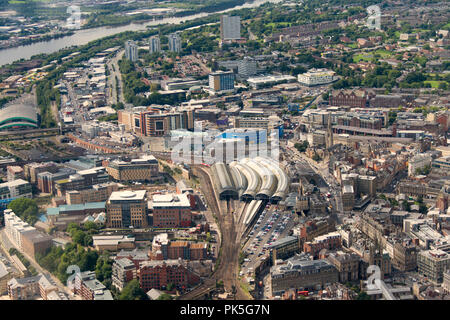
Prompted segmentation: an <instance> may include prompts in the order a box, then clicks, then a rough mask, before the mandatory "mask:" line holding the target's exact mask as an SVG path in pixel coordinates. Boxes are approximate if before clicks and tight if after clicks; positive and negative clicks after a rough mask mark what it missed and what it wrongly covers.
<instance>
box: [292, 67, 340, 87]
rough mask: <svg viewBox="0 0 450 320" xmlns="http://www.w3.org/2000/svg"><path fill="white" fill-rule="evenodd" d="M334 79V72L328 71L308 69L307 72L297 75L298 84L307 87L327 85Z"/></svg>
mask: <svg viewBox="0 0 450 320" xmlns="http://www.w3.org/2000/svg"><path fill="white" fill-rule="evenodd" d="M336 79H337V78H336V77H335V72H334V71H331V70H328V69H310V70H309V71H308V72H305V73H303V74H299V75H298V82H300V83H302V84H304V85H307V86H316V85H321V84H328V83H332V82H333V81H335V80H336Z"/></svg>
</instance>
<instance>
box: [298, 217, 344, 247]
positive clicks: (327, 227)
mask: <svg viewBox="0 0 450 320" xmlns="http://www.w3.org/2000/svg"><path fill="white" fill-rule="evenodd" d="M334 230H335V226H334V223H333V222H332V221H328V220H326V219H321V220H310V221H307V222H306V223H305V224H303V225H301V226H300V230H299V231H300V232H299V233H300V238H299V241H300V247H301V248H303V244H304V243H305V242H307V241H312V240H313V239H314V238H316V237H318V236H321V235H323V234H326V233H329V232H332V231H334Z"/></svg>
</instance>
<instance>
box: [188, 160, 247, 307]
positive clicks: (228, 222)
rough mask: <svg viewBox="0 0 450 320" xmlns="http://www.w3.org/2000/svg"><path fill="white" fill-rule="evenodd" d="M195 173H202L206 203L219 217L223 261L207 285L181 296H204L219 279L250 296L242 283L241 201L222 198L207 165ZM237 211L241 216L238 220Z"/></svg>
mask: <svg viewBox="0 0 450 320" xmlns="http://www.w3.org/2000/svg"><path fill="white" fill-rule="evenodd" d="M195 173H196V174H197V175H199V177H200V178H201V181H202V182H203V183H202V186H201V188H202V192H203V194H204V195H205V199H206V202H207V203H208V206H209V208H210V209H211V210H212V212H213V213H214V215H215V216H216V218H217V221H218V224H219V228H220V230H221V246H220V250H221V254H220V264H219V266H218V268H217V269H216V270H215V271H214V272H213V274H212V275H211V277H210V278H209V279H207V280H205V282H204V283H203V284H201V285H200V286H198V287H197V288H194V289H193V290H192V291H190V292H188V293H187V294H185V295H183V296H182V297H181V298H180V299H182V300H192V299H198V298H201V297H204V296H205V295H207V294H208V293H209V292H211V291H213V290H215V289H216V283H217V281H222V282H223V285H224V289H225V291H226V292H235V293H236V294H235V296H236V298H237V299H247V296H246V295H245V294H244V293H243V292H242V289H241V288H240V285H239V283H238V272H239V253H240V247H241V245H240V238H241V237H240V235H239V231H240V230H239V229H240V228H237V227H236V225H237V224H236V223H238V222H239V220H240V219H242V217H241V216H242V212H243V211H242V210H241V207H240V203H239V202H237V201H234V200H218V198H217V195H216V193H215V190H214V188H213V184H212V181H211V178H210V176H209V174H208V172H207V171H206V170H205V169H204V168H200V167H196V168H195ZM235 212H241V215H240V216H239V217H237V218H238V219H237V220H235V217H236V215H235Z"/></svg>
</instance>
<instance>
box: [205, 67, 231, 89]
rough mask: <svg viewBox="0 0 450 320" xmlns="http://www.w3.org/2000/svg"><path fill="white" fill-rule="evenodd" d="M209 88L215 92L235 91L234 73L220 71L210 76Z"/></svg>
mask: <svg viewBox="0 0 450 320" xmlns="http://www.w3.org/2000/svg"><path fill="white" fill-rule="evenodd" d="M209 88H210V89H211V90H213V91H215V92H222V91H233V90H234V73H233V71H218V72H214V73H210V74H209Z"/></svg>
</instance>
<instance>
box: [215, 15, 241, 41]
mask: <svg viewBox="0 0 450 320" xmlns="http://www.w3.org/2000/svg"><path fill="white" fill-rule="evenodd" d="M220 38H221V39H222V40H239V39H241V18H240V17H239V16H228V15H223V16H221V17H220Z"/></svg>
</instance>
